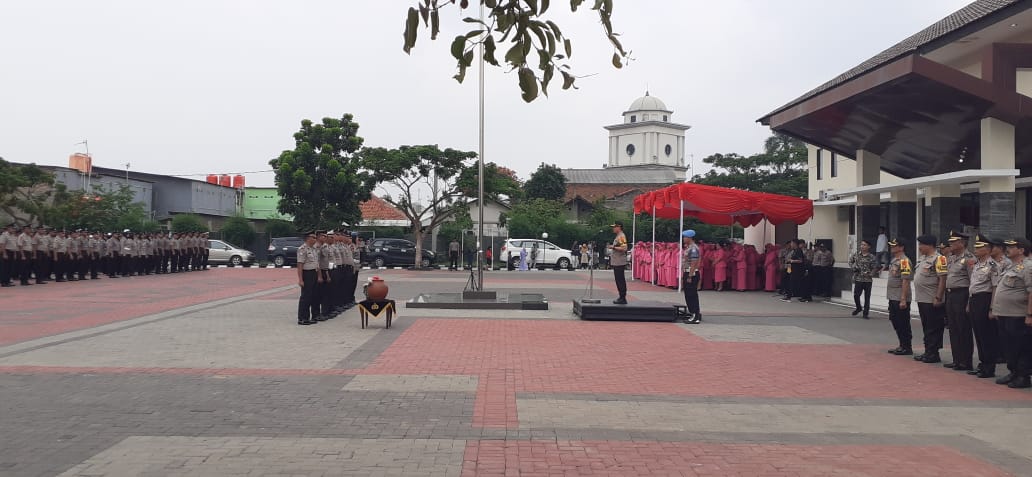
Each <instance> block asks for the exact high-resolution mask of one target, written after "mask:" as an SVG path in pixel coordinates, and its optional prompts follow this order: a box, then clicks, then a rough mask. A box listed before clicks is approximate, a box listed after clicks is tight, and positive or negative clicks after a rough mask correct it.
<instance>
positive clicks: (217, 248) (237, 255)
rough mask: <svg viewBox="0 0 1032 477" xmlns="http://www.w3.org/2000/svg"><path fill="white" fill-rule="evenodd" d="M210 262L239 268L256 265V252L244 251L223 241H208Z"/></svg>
mask: <svg viewBox="0 0 1032 477" xmlns="http://www.w3.org/2000/svg"><path fill="white" fill-rule="evenodd" d="M208 248H209V251H208V262H209V263H213V264H219V263H222V264H230V265H233V266H234V267H239V266H241V265H244V264H248V265H250V264H251V263H254V252H251V251H250V250H246V249H242V248H240V247H237V246H236V245H233V244H231V243H229V242H224V241H222V240H208Z"/></svg>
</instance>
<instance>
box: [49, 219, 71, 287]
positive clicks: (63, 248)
mask: <svg viewBox="0 0 1032 477" xmlns="http://www.w3.org/2000/svg"><path fill="white" fill-rule="evenodd" d="M50 247H51V249H52V250H53V257H54V262H53V264H54V265H53V267H52V268H53V269H54V281H56V282H59V283H60V282H65V281H68V280H67V273H68V234H67V233H66V232H65V231H64V230H62V231H60V232H58V234H57V235H56V236H54V238H52V239H51V240H50Z"/></svg>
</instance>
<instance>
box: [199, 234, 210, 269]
mask: <svg viewBox="0 0 1032 477" xmlns="http://www.w3.org/2000/svg"><path fill="white" fill-rule="evenodd" d="M210 255H211V242H209V241H208V232H204V233H203V234H201V268H202V269H203V270H208V257H209V256H210Z"/></svg>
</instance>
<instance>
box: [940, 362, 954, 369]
mask: <svg viewBox="0 0 1032 477" xmlns="http://www.w3.org/2000/svg"><path fill="white" fill-rule="evenodd" d="M942 367H944V368H951V369H952V368H956V367H957V363H943V364H942Z"/></svg>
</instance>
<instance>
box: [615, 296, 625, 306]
mask: <svg viewBox="0 0 1032 477" xmlns="http://www.w3.org/2000/svg"><path fill="white" fill-rule="evenodd" d="M613 304H614V305H626V304H627V300H626V299H624V298H617V299H615V300H613Z"/></svg>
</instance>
